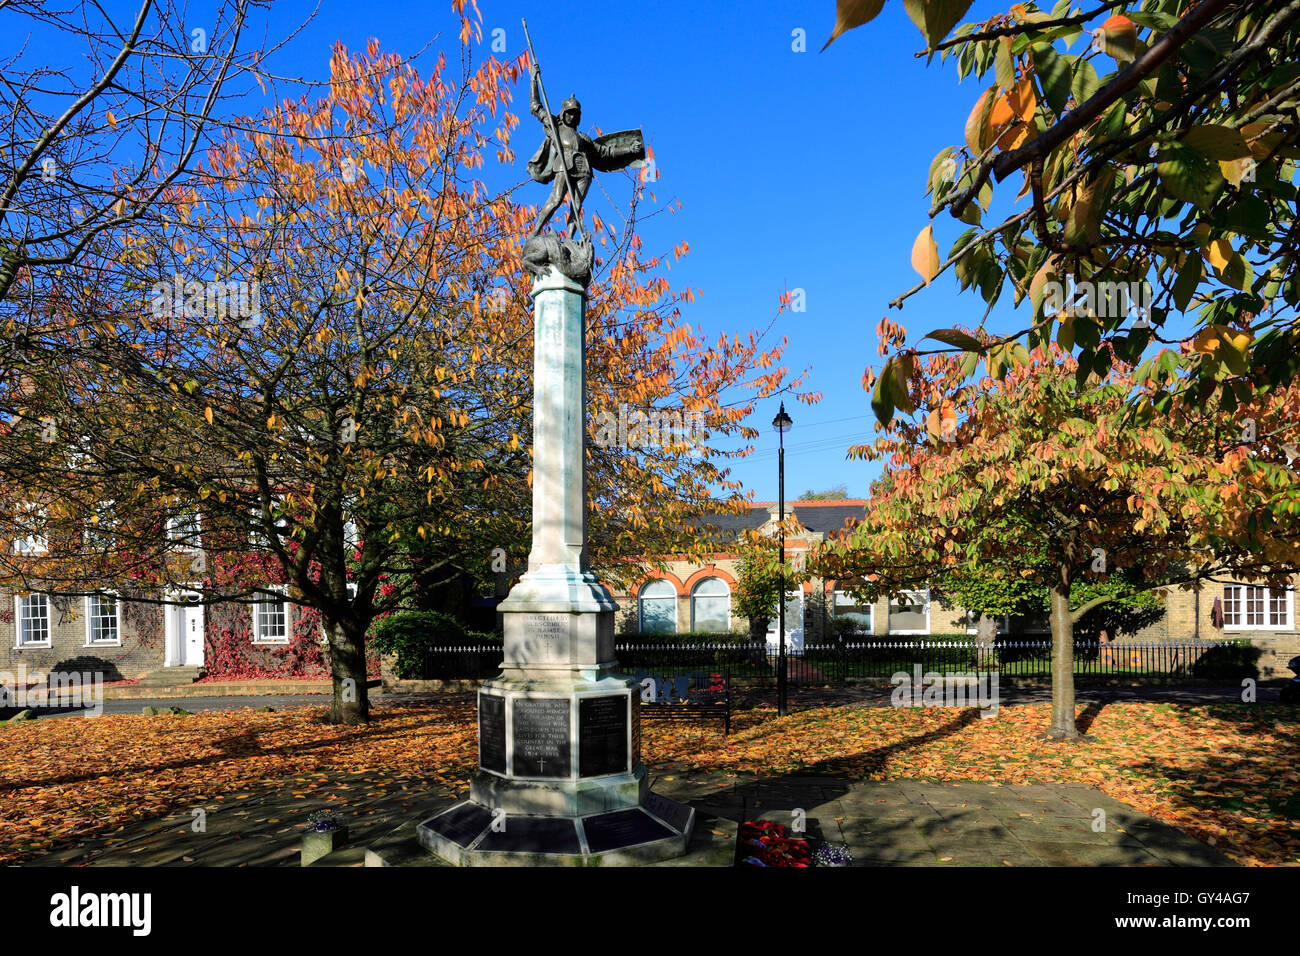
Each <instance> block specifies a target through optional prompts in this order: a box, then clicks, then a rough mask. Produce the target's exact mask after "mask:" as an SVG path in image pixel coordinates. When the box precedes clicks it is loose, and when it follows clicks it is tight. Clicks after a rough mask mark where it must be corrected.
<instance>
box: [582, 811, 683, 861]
mask: <svg viewBox="0 0 1300 956" xmlns="http://www.w3.org/2000/svg"><path fill="white" fill-rule="evenodd" d="M582 828H583V830H585V831H586V833H587V848H588V849H589V850H591V852H592V853H600V852H602V851H604V850H616V849H619V848H621V847H626V846H636V845H637V844H638V843H650V842H651V841H653V840H663V839H665V838H667V837H673V836H677V834H676V833H674V832H673V831H672V830H670V829H668V828H667V827H666V826H664V825H663V824H662V823H660V822H659V821H658V820H656V819H654V818H653V817H650V816H647V815H646V814H644V813H642V812H641V810H640V808H639V807H638V808H635V809H632V810H615V811H614V812H613V813H602V814H600V815H599V816H595V817H587V818H586V819H585V820H583V821H582Z"/></svg>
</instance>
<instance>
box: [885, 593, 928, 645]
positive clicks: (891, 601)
mask: <svg viewBox="0 0 1300 956" xmlns="http://www.w3.org/2000/svg"><path fill="white" fill-rule="evenodd" d="M903 594H912V595H919V594H924V595H925V628H924V629H923V630H917V629H916V628H902V629H897V630H896V629H895V628H894V611H893V606H894V597H898V596H901V595H903ZM894 597H891V598H890V599H889V608H890V609H889V612H888V613H889V633H890V634H929V633H930V589H929V588H917V589H916V590H903V591H900V592H899V593H898V594H897V595H895V596H894ZM918 603H920V602H918Z"/></svg>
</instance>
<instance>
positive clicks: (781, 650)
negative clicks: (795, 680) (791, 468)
mask: <svg viewBox="0 0 1300 956" xmlns="http://www.w3.org/2000/svg"><path fill="white" fill-rule="evenodd" d="M793 425H794V421H793V419H791V418H790V416H789V415H787V414H786V413H785V402H782V403H781V410H780V411H779V412H777V413H776V418H774V419H772V427H773V428H775V429H776V434H777V447H778V451H777V458H776V462H777V464H776V474H777V479H776V481H777V515H778V517H777V520H778V525H777V534H778V536H779V537H780V542H781V543H780V547H781V593H780V594H779V595H778V596H777V604H778V605H779V606H780V617H781V625H780V628H781V630H780V638H779V643H778V644H777V652H776V655H777V656H776V712H777V715H778V716H780V717H784V716H785V711H786V667H785V433H786V432H788V431H789V430H790V428H791V427H792V426H793Z"/></svg>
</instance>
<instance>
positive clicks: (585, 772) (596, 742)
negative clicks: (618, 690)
mask: <svg viewBox="0 0 1300 956" xmlns="http://www.w3.org/2000/svg"><path fill="white" fill-rule="evenodd" d="M624 770H627V695H626V694H614V695H610V696H607V697H582V698H579V700H578V776H580V777H594V776H596V775H597V774H602V773H620V772H622V771H624Z"/></svg>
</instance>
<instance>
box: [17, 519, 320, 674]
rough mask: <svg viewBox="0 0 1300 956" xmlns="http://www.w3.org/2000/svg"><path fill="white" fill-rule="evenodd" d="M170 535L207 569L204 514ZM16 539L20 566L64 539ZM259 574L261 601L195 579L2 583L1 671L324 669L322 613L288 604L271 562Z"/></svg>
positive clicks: (34, 534) (183, 555) (177, 525)
mask: <svg viewBox="0 0 1300 956" xmlns="http://www.w3.org/2000/svg"><path fill="white" fill-rule="evenodd" d="M165 533H166V535H167V536H168V540H169V542H171V543H172V544H173V545H174V547H175V550H176V553H177V554H178V555H180V559H181V561H182V562H185V561H191V560H192V561H193V562H194V563H195V564H196V565H197V566H198V567H201V568H203V567H206V563H205V562H204V561H203V558H202V556H203V555H204V551H203V548H202V535H201V533H200V519H198V518H197V517H196V516H187V517H186V519H185V520H176V521H168V522H167V525H166V530H165ZM10 538H11V546H10V549H9V550H10V552H11V553H10V554H8V555H6V556H5V557H6V559H7V562H11V563H12V564H13V566H18V567H21V565H22V562H23V561H24V559H31V560H39V559H41V558H43V557H45V556H47V555H49V554H50V552H51V548H55V549H57V548H59V546H60V545H59V542H57V541H55V542H50V541H49V540H47V539H46V538H44V537H43V536H42V535H41V533H40V532H39V531H35V530H33V531H30V532H29V533H26V534H18V535H11V536H10ZM75 553H76V552H73V554H75ZM212 560H213V561H219V560H221V559H220V558H218V557H213V558H212ZM196 577H197V576H196ZM257 577H258V580H257V582H256V584H255V585H254V586H255V587H257V588H258V589H259V591H260V593H259V595H258V596H257V597H256V598H255V599H248V600H238V601H236V600H226V601H209V602H207V603H205V602H204V600H203V598H202V595H201V594H200V592H199V591H198V590H197V588H199V587H201V585H200V584H199V583H198V581H197V580H196V581H194V582H192V583H191V584H190V585H188V586H186V585H184V584H180V585H176V586H173V587H169V588H167V589H165V590H149V589H125V588H121V589H119V588H109V587H105V588H103V589H102V590H100V591H99V592H98V593H91V594H77V595H75V596H73V595H68V594H59V593H43V592H41V591H39V590H27V589H17V588H14V587H12V586H10V587H6V588H0V671H6V672H9V673H10V674H15V675H17V674H19V673H22V674H23V675H25V676H26V677H27V678H28V679H30V680H32V681H39V680H41V679H43V678H44V677H45V676H46V675H48V674H49V673H51V672H54V671H59V672H74V671H75V672H82V673H89V672H98V673H100V674H101V675H102V679H103V680H105V681H115V680H123V679H138V678H141V677H145V676H146V675H151V674H152V675H156V676H157V678H158V680H157V682H158V683H183V682H186V681H188V680H193V679H195V678H196V677H197V676H199V675H200V674H201V673H204V672H206V673H208V674H210V675H212V676H217V677H229V678H239V679H243V678H251V677H307V676H311V677H324V676H327V675H328V664H327V661H326V658H325V654H324V648H323V646H322V644H323V633H322V631H321V627H320V616H319V614H318V612H316V611H314V610H312V609H310V608H304V607H301V606H298V605H295V604H294V603H293V602H292V601H290V600H289V599H288V591H287V589H286V587H285V586H284V585H283V584H282V583H279V581H280V580H281V579H280V578H278V577H277V576H276V573H275V572H274V570H273V569H269V568H268V569H267V570H266V572H265V573H261V574H258V575H257ZM263 578H264V580H263ZM191 588H194V589H195V590H192V589H191ZM84 590H89V589H88V588H86V589H84Z"/></svg>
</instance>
